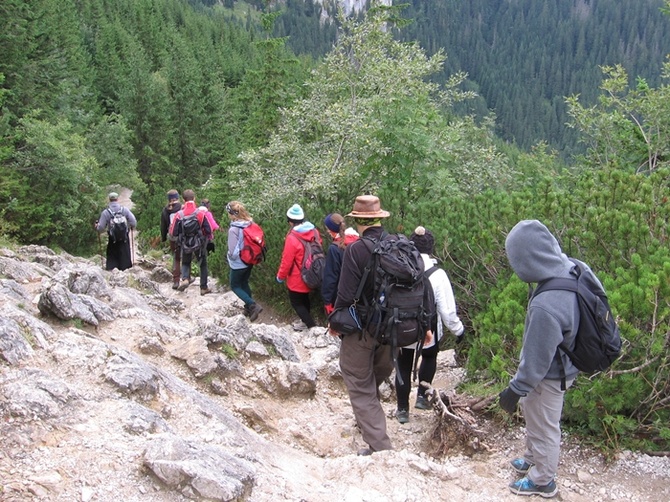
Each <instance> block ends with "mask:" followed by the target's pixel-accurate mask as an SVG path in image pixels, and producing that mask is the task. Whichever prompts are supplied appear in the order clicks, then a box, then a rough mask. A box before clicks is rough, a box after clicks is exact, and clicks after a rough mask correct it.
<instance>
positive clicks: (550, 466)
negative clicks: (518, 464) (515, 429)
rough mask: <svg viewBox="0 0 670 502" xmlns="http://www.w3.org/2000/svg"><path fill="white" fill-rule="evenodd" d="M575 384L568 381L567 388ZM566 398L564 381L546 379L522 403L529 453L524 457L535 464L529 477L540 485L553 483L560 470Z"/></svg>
mask: <svg viewBox="0 0 670 502" xmlns="http://www.w3.org/2000/svg"><path fill="white" fill-rule="evenodd" d="M573 381H574V380H570V381H568V382H566V388H569V387H570V386H571V385H572V382H573ZM564 395H565V391H562V390H561V381H560V380H548V379H545V380H542V381H541V382H540V384H539V385H538V386H537V387H536V388H535V389H533V391H531V392H530V393H529V394H528V395H527V396H526V397H524V398H521V401H520V403H521V408H522V410H523V416H524V418H525V420H526V452H525V453H524V455H523V457H524V459H525V460H526V462H529V463H531V464H535V465H534V466H533V468H532V469H531V470H530V471H528V474H527V476H528V478H529V479H530V480H531V481H532V482H533V483H535V484H536V485H539V486H544V485H546V484H548V483H550V482H551V481H552V480H553V479H554V477H555V476H556V472H557V471H558V457H559V454H560V452H561V412H562V411H563V396H564Z"/></svg>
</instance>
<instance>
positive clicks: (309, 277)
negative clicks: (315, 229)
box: [296, 236, 326, 289]
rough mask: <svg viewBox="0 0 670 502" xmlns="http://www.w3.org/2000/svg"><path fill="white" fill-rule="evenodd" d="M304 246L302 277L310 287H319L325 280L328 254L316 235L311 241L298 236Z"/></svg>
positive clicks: (301, 267)
mask: <svg viewBox="0 0 670 502" xmlns="http://www.w3.org/2000/svg"><path fill="white" fill-rule="evenodd" d="M296 239H298V240H299V241H300V242H301V243H302V245H303V247H304V248H305V253H304V255H303V258H302V264H301V265H300V277H302V280H303V282H304V283H305V284H306V285H307V287H308V288H310V289H319V288H320V287H321V283H322V282H323V271H324V270H325V269H326V254H325V253H324V252H323V247H322V246H321V244H319V241H318V240H317V239H316V236H314V238H313V239H312V240H311V241H306V240H304V239H300V238H299V237H296Z"/></svg>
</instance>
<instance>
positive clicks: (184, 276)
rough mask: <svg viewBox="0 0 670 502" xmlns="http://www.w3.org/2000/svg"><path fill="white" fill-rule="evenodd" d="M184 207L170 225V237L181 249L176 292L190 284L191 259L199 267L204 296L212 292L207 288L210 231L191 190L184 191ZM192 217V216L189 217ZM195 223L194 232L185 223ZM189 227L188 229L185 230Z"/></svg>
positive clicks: (183, 289) (201, 289) (201, 288)
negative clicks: (179, 274) (179, 277)
mask: <svg viewBox="0 0 670 502" xmlns="http://www.w3.org/2000/svg"><path fill="white" fill-rule="evenodd" d="M183 197H184V206H183V207H182V209H181V210H180V211H178V212H177V213H176V214H175V217H174V219H173V220H172V224H171V225H170V235H171V236H172V237H173V238H174V239H176V240H177V243H178V245H179V247H180V248H181V280H180V281H179V286H178V288H177V289H178V290H179V291H185V290H186V288H188V286H189V285H190V284H191V282H193V281H191V262H192V261H193V257H194V256H195V258H196V259H197V260H198V266H199V267H200V294H201V295H206V294H209V293H211V292H212V290H211V289H210V288H209V287H207V274H208V270H207V251H206V246H207V242H208V240H211V239H212V229H211V227H210V226H209V221H208V220H207V218H206V216H205V212H203V211H200V210H199V208H198V206H197V205H196V203H195V192H194V191H193V190H191V189H187V190H184V194H183ZM191 215H194V216H191ZM194 219H195V221H197V225H194V226H195V227H196V230H195V231H193V232H191V231H190V225H189V224H188V223H187V222H189V223H190V222H192V221H194ZM187 227H189V228H187Z"/></svg>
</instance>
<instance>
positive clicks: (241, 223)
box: [230, 220, 251, 228]
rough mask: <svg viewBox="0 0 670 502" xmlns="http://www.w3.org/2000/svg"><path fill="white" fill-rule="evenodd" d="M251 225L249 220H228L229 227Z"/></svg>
mask: <svg viewBox="0 0 670 502" xmlns="http://www.w3.org/2000/svg"><path fill="white" fill-rule="evenodd" d="M249 225H251V221H247V220H235V221H231V222H230V226H231V227H239V228H246V227H248V226H249Z"/></svg>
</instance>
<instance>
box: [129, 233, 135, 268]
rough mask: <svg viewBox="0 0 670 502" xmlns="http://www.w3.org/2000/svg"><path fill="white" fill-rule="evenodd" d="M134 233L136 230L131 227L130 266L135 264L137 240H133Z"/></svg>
mask: <svg viewBox="0 0 670 502" xmlns="http://www.w3.org/2000/svg"><path fill="white" fill-rule="evenodd" d="M134 233H135V232H134V231H133V229H132V228H131V229H130V232H129V234H130V266H131V267H132V266H133V265H135V241H134V240H133V234H134Z"/></svg>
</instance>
